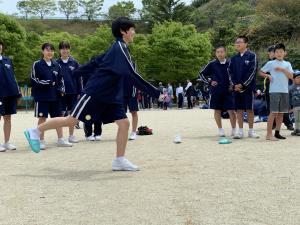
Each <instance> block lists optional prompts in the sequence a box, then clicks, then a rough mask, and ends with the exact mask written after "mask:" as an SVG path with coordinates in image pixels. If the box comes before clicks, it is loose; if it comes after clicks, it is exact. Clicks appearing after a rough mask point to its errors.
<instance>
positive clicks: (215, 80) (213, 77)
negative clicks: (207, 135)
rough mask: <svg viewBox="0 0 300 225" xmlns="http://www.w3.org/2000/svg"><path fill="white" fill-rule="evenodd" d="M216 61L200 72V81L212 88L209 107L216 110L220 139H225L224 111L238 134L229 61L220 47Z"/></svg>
mask: <svg viewBox="0 0 300 225" xmlns="http://www.w3.org/2000/svg"><path fill="white" fill-rule="evenodd" d="M215 55H216V59H214V60H213V61H211V62H210V63H208V64H207V65H206V66H205V67H204V68H203V69H202V70H201V71H200V80H202V81H203V82H204V83H205V84H207V85H209V86H210V100H209V107H210V109H214V117H215V121H216V124H217V126H218V132H219V136H220V137H225V132H224V129H223V127H222V117H221V115H222V111H228V114H229V118H230V122H231V127H232V132H231V136H234V135H235V133H236V115H235V111H234V109H235V108H234V102H233V95H232V91H230V81H229V76H228V73H227V69H228V65H229V60H227V59H226V49H225V47H223V46H219V47H217V48H216V49H215Z"/></svg>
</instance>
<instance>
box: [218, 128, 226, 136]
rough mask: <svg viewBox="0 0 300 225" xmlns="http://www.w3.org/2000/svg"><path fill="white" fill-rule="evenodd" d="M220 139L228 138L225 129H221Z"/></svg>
mask: <svg viewBox="0 0 300 225" xmlns="http://www.w3.org/2000/svg"><path fill="white" fill-rule="evenodd" d="M219 137H226V135H225V131H224V129H219Z"/></svg>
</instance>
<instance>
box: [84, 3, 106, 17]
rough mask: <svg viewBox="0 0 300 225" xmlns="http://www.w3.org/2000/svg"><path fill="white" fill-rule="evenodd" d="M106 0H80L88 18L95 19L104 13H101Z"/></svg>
mask: <svg viewBox="0 0 300 225" xmlns="http://www.w3.org/2000/svg"><path fill="white" fill-rule="evenodd" d="M103 2H104V0H79V5H80V6H81V7H82V8H83V11H84V14H83V16H85V17H87V19H88V20H93V19H95V18H96V17H97V16H100V15H102V14H101V13H100V11H101V9H102V7H103Z"/></svg>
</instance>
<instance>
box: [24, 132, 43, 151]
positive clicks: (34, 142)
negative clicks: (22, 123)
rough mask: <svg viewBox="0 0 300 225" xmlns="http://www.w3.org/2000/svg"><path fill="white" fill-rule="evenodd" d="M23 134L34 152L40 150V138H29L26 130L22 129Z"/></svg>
mask: <svg viewBox="0 0 300 225" xmlns="http://www.w3.org/2000/svg"><path fill="white" fill-rule="evenodd" d="M24 135H25V137H26V139H27V141H28V143H29V146H30V148H31V150H32V151H33V152H35V153H39V152H40V151H41V146H40V140H38V139H31V138H30V133H29V131H28V130H25V131H24Z"/></svg>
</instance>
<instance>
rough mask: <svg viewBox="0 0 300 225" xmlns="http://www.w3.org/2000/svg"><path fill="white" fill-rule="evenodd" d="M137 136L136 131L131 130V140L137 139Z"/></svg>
mask: <svg viewBox="0 0 300 225" xmlns="http://www.w3.org/2000/svg"><path fill="white" fill-rule="evenodd" d="M136 138H137V135H136V132H131V134H130V137H129V140H131V141H133V140H136Z"/></svg>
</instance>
